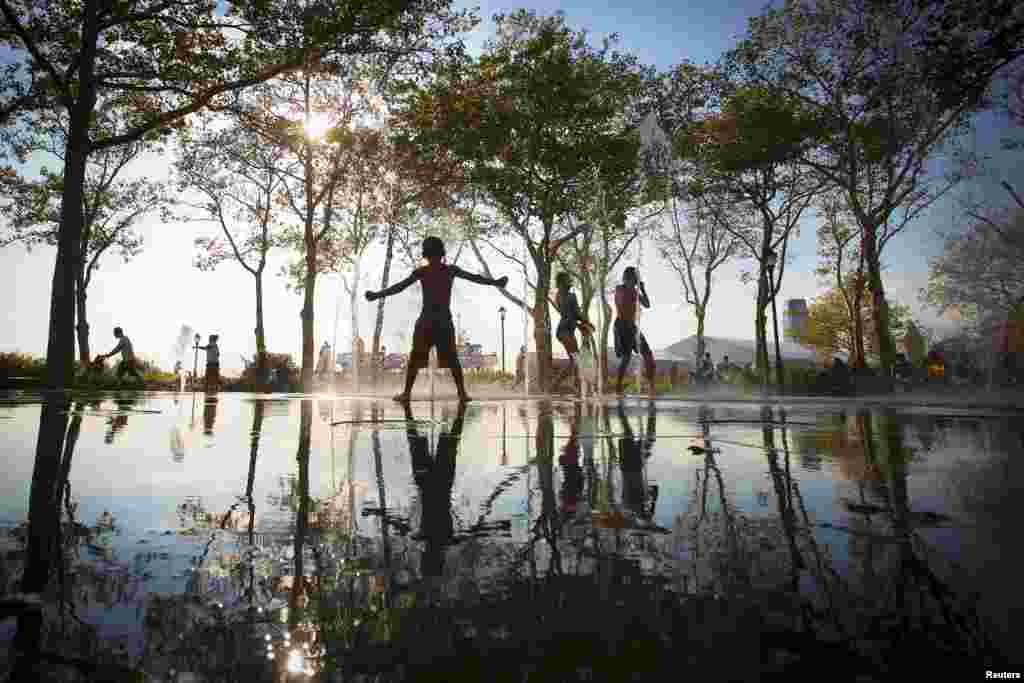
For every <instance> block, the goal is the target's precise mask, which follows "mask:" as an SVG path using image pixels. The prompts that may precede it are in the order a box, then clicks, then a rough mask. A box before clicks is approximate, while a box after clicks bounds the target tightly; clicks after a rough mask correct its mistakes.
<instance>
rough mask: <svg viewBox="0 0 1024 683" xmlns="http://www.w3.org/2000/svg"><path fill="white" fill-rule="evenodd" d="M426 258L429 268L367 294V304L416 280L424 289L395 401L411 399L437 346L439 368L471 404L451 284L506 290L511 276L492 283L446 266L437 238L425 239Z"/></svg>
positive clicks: (415, 271)
mask: <svg viewBox="0 0 1024 683" xmlns="http://www.w3.org/2000/svg"><path fill="white" fill-rule="evenodd" d="M423 258H425V259H427V265H425V266H422V267H420V268H417V269H416V270H414V271H412V273H410V274H409V276H408V277H407V278H405V279H404V280H402V281H401V282H396V283H395V284H393V285H391V286H390V287H388V288H387V289H382V290H381V291H379V292H371V291H368V292H366V300H367V301H376V300H377V299H379V298H381V297H385V296H391V295H392V294H398V293H399V292H401V291H403V290H405V289H406V288H407V287H408V286H409V285H411V284H412V283H414V282H416V281H417V280H418V281H419V283H420V286H421V287H422V288H423V310H422V311H420V317H419V319H417V320H416V326H415V328H413V335H412V353H411V354H409V366H408V368H407V369H406V373H405V391H403V392H402V393H401V394H398V395H397V396H395V400H396V401H398V402H399V403H404V402H407V401H408V400H409V396H410V395H411V394H412V387H413V385H414V384H415V383H416V375H417V374H418V373H419V371H420V368H424V367H426V366H427V362H428V359H429V357H430V347H431V346H434V347H437V357H438V361H439V363H440V365H441V366H442V367H445V366H447V367H448V368H450V369H451V371H452V379H453V380H454V381H455V387H456V389H458V392H459V400H460V401H468V400H469V396H468V395H467V394H466V386H465V383H464V382H463V379H462V365H461V364H460V363H459V355H458V353H457V351H456V349H455V323H454V322H453V321H452V309H451V302H452V284H453V283H454V282H455V278H457V277H461V278H462V279H464V280H469V281H470V282H475V283H477V284H480V285H492V286H494V287H504V286H505V285H507V284H508V277H500V278H498V279H496V280H492V279H491V278H489V277H484V276H482V275H476V274H475V273H467V272H466V271H464V270H462V269H461V268H459V267H458V266H452V265H448V264H447V263H444V242H442V241H441V240H440V238H438V237H428V238H426V239H425V240H423Z"/></svg>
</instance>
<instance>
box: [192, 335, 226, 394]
mask: <svg viewBox="0 0 1024 683" xmlns="http://www.w3.org/2000/svg"><path fill="white" fill-rule="evenodd" d="M218 339H220V335H216V334H211V335H210V341H209V342H208V343H207V344H206V346H199V347H196V348H200V349H203V350H205V351H206V381H205V383H204V386H203V391H207V392H208V391H210V390H211V387H212V388H213V389H217V388H219V387H220V347H219V346H217V340H218Z"/></svg>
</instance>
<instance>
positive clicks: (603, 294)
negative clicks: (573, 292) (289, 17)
mask: <svg viewBox="0 0 1024 683" xmlns="http://www.w3.org/2000/svg"><path fill="white" fill-rule="evenodd" d="M598 300H599V302H600V306H601V334H600V335H598V340H599V342H598V343H599V344H600V346H601V348H599V349H598V350H597V354H598V355H597V357H598V359H599V360H598V362H599V363H600V364H601V378H602V379H603V381H604V383H605V384H607V383H608V332H609V330H610V329H611V325H612V307H611V306H610V305H609V304H608V272H607V270H604V269H602V272H601V287H600V291H599V292H598ZM602 389H603V387H602Z"/></svg>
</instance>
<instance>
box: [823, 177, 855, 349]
mask: <svg viewBox="0 0 1024 683" xmlns="http://www.w3.org/2000/svg"><path fill="white" fill-rule="evenodd" d="M844 208H845V207H844V205H843V202H842V197H841V195H837V194H836V193H834V192H833V193H827V194H825V195H823V197H822V198H821V201H820V202H819V210H820V214H821V216H822V217H823V218H824V221H823V222H822V223H821V225H819V226H818V258H819V259H820V260H819V262H818V263H819V265H818V268H817V269H816V271H815V272H816V273H817V274H818V275H819V276H821V277H822V279H824V280H825V281H826V282H827V283H828V284H830V285H831V286H832V287H833V288H834V289H835V291H837V292H839V294H841V295H842V297H843V303H844V304H845V306H846V313H847V317H848V318H849V320H850V322H851V326H852V327H851V337H850V338H851V340H852V344H853V346H852V350H851V352H850V365H851V366H852V367H854V368H861V367H864V365H865V362H866V361H865V349H864V343H863V342H864V318H863V316H861V311H862V310H863V306H862V304H863V297H864V291H865V289H864V251H863V250H862V249H861V248H860V247H861V242H860V240H859V239H858V237H859V231H858V230H856V229H855V228H854V227H853V226H852V225H851V221H849V220H844V219H845V218H848V217H849V212H848V211H844Z"/></svg>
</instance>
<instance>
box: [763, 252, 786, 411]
mask: <svg viewBox="0 0 1024 683" xmlns="http://www.w3.org/2000/svg"><path fill="white" fill-rule="evenodd" d="M777 261H778V257H777V256H776V255H775V252H774V251H771V250H768V253H767V254H766V255H765V259H764V265H765V267H766V268H767V269H768V287H769V290H768V291H769V293H770V294H771V298H772V328H773V330H774V333H775V383H776V384H778V385H779V391H780V392H781V391H782V390H783V389H784V388H785V384H784V381H783V376H782V351H781V350H780V347H779V314H778V311H777V310H776V307H775V295H776V294H777V292H776V291H775V264H776V262H777Z"/></svg>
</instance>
